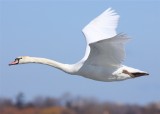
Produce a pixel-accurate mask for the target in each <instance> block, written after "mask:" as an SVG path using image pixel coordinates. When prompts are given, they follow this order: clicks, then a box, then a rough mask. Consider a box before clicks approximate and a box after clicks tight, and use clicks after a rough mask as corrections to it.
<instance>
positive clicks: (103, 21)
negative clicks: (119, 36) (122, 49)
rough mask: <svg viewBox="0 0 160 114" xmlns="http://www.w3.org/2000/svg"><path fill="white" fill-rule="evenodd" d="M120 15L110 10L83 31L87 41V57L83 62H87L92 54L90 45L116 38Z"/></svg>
mask: <svg viewBox="0 0 160 114" xmlns="http://www.w3.org/2000/svg"><path fill="white" fill-rule="evenodd" d="M118 19H119V15H117V14H116V13H115V12H114V10H112V9H111V8H108V9H107V10H106V11H104V12H103V13H102V14H101V15H99V16H98V17H96V18H95V19H94V20H92V21H91V22H90V23H89V24H88V25H86V26H85V27H84V29H83V30H82V31H83V33H84V35H85V37H86V41H87V48H86V52H85V56H84V57H83V59H82V60H81V61H85V60H86V59H87V58H88V56H89V53H90V47H89V44H90V43H93V42H97V41H100V40H104V39H107V38H111V37H113V36H116V30H115V29H116V28H117V23H118Z"/></svg>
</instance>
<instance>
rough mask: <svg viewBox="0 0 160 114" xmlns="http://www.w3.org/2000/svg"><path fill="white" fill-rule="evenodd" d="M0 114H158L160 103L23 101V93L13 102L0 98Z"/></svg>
mask: <svg viewBox="0 0 160 114" xmlns="http://www.w3.org/2000/svg"><path fill="white" fill-rule="evenodd" d="M0 114H160V102H157V103H150V104H147V105H143V106H142V105H136V104H132V105H131V104H120V103H113V102H99V101H98V100H96V99H95V98H82V97H72V96H71V95H69V94H64V95H63V96H62V97H60V98H51V97H36V98H34V99H33V100H32V101H28V102H26V101H25V97H24V94H23V93H19V94H18V95H17V96H16V98H15V99H14V100H11V99H7V98H0Z"/></svg>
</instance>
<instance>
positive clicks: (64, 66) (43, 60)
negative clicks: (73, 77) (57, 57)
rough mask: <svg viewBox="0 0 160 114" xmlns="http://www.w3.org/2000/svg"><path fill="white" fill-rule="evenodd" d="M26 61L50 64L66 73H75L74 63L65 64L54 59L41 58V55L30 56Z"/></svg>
mask: <svg viewBox="0 0 160 114" xmlns="http://www.w3.org/2000/svg"><path fill="white" fill-rule="evenodd" d="M26 63H39V64H45V65H49V66H52V67H55V68H58V69H60V70H62V71H64V72H66V73H70V74H74V72H75V70H74V67H73V65H69V64H63V63H60V62H57V61H54V60H50V59H46V58H39V57H29V59H27V61H26Z"/></svg>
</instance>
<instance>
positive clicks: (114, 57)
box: [85, 34, 128, 68]
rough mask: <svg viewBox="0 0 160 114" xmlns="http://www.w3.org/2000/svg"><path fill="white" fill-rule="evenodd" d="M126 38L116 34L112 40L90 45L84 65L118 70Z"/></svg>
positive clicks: (123, 53)
mask: <svg viewBox="0 0 160 114" xmlns="http://www.w3.org/2000/svg"><path fill="white" fill-rule="evenodd" d="M127 40H128V37H127V36H126V35H123V34H118V35H116V36H114V37H112V38H108V39H104V40H101V41H98V42H95V43H91V44H90V45H89V46H90V48H91V51H90V54H89V57H88V58H87V60H86V61H85V65H94V66H100V67H106V68H118V67H119V66H120V65H121V62H122V61H123V59H124V56H125V50H124V43H125V42H126V41H127Z"/></svg>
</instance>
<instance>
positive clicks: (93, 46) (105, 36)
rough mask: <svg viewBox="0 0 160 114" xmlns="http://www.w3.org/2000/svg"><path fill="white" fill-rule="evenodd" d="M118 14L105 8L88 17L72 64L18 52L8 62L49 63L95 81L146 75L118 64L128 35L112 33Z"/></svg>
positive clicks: (121, 59)
mask: <svg viewBox="0 0 160 114" xmlns="http://www.w3.org/2000/svg"><path fill="white" fill-rule="evenodd" d="M118 19H119V15H117V14H116V13H115V12H114V11H113V10H112V9H111V8H108V9H107V10H106V11H104V12H103V13H102V14H101V15H99V16H98V17H97V18H95V19H94V20H92V21H91V22H90V23H89V24H88V25H87V26H86V27H85V28H84V29H83V33H84V35H85V37H86V42H87V47H86V53H85V56H84V57H83V58H82V59H81V60H80V61H79V62H77V63H76V64H63V63H59V62H56V61H54V60H50V59H45V58H37V57H29V56H22V57H18V58H16V60H15V61H14V62H12V63H11V64H10V65H15V64H18V63H21V64H23V63H40V64H46V65H50V66H53V67H55V68H58V69H60V70H63V71H64V72H67V73H69V74H73V75H81V76H84V77H86V78H90V79H93V80H98V81H118V80H125V79H129V78H134V77H139V76H143V75H148V73H147V72H144V71H140V70H138V69H134V68H131V67H127V66H124V65H122V64H121V63H122V61H123V59H124V56H125V51H124V44H125V42H126V41H127V40H128V37H127V36H126V35H123V34H117V33H116V27H117V23H118Z"/></svg>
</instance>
